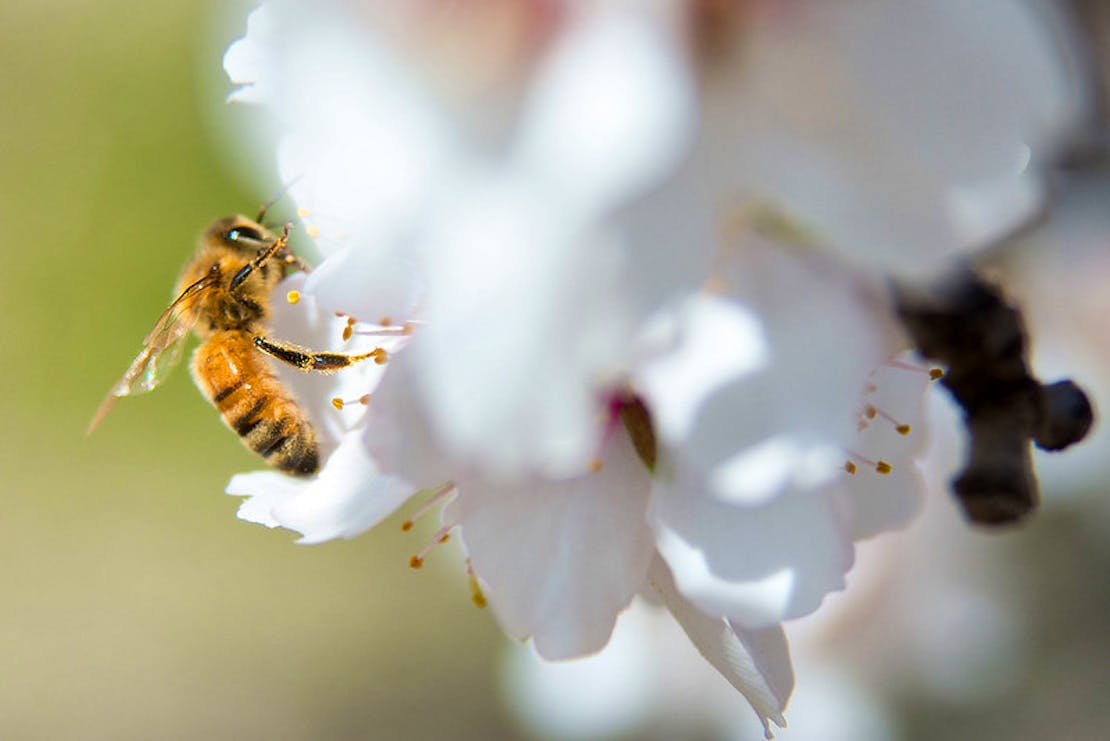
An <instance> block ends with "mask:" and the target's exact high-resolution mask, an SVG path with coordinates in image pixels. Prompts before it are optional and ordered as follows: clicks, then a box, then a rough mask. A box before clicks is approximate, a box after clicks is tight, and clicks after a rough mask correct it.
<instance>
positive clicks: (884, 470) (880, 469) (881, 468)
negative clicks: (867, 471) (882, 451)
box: [875, 461, 894, 476]
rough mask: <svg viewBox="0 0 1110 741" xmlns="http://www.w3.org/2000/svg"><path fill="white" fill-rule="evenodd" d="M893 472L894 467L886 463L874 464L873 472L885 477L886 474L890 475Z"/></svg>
mask: <svg viewBox="0 0 1110 741" xmlns="http://www.w3.org/2000/svg"><path fill="white" fill-rule="evenodd" d="M893 470H894V467H893V466H891V465H890V464H889V463H887V462H886V461H879V462H878V463H876V464H875V472H876V473H881V474H882V475H884V476H886V475H887V474H888V473H890V472H891V471H893Z"/></svg>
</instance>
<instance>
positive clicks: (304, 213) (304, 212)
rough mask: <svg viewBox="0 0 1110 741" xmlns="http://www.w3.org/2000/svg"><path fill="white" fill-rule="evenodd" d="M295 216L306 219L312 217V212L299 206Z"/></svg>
mask: <svg viewBox="0 0 1110 741" xmlns="http://www.w3.org/2000/svg"><path fill="white" fill-rule="evenodd" d="M297 216H300V217H301V218H302V219H307V218H308V217H309V216H312V212H311V211H309V210H308V209H307V208H305V207H304V206H301V207H300V208H298V209H297Z"/></svg>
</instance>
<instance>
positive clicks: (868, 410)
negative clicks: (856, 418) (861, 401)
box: [863, 404, 879, 419]
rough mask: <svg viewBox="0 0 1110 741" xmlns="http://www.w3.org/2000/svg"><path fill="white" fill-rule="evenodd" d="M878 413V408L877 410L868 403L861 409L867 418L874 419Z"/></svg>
mask: <svg viewBox="0 0 1110 741" xmlns="http://www.w3.org/2000/svg"><path fill="white" fill-rule="evenodd" d="M878 413H879V410H878V409H876V408H875V407H873V406H871V405H870V404H868V405H867V406H866V407H864V409H863V414H864V416H866V417H867V418H868V419H875V415H876V414H878Z"/></svg>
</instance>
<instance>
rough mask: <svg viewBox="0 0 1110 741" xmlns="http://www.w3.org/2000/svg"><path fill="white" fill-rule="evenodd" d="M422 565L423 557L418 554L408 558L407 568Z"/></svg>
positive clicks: (416, 567)
mask: <svg viewBox="0 0 1110 741" xmlns="http://www.w3.org/2000/svg"><path fill="white" fill-rule="evenodd" d="M423 565H424V559H423V558H421V557H420V556H413V557H412V558H410V559H409V568H410V569H419V568H420V567H421V566H423Z"/></svg>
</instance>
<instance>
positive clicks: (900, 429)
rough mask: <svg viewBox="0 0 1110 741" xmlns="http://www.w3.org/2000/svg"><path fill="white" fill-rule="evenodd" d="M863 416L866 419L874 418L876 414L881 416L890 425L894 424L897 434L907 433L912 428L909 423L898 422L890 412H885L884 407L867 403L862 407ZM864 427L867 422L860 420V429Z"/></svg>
mask: <svg viewBox="0 0 1110 741" xmlns="http://www.w3.org/2000/svg"><path fill="white" fill-rule="evenodd" d="M863 416H864V417H866V418H867V419H875V417H877V416H878V417H882V418H883V419H885V420H886V421H887V422H890V423H891V424H892V425H894V429H895V431H896V432H897V433H898V434H899V435H908V434H910V432H911V430H912V429H913V428H912V427H910V425H908V424H906V423H904V422H899V421H898V419H897V418H896V417H895V416H894V415H893V414H891V413H890V412H887V411H886V410H884V409H880V408H879V407H876V406H874V405H873V404H868V405H867V406H865V407H864V408H863ZM864 427H867V423H866V422H864V421H862V420H861V423H860V429H863V428H864Z"/></svg>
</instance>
